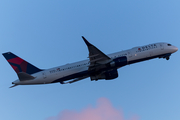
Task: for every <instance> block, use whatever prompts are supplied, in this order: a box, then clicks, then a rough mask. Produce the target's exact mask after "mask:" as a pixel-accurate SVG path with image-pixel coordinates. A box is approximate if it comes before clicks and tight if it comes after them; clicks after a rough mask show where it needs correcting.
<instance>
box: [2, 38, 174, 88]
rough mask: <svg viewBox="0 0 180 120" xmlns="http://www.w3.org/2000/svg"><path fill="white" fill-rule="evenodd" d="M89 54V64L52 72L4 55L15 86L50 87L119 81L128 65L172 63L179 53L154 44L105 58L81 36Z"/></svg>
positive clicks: (86, 61) (54, 69)
mask: <svg viewBox="0 0 180 120" xmlns="http://www.w3.org/2000/svg"><path fill="white" fill-rule="evenodd" d="M82 38H83V40H84V42H85V44H86V45H87V47H88V50H89V56H88V59H87V60H83V61H79V62H75V63H71V64H66V65H62V66H58V67H54V68H50V69H40V68H38V67H36V66H34V65H32V64H30V63H29V62H27V61H25V60H23V59H22V58H20V57H18V56H16V55H15V54H13V53H11V52H6V53H3V56H4V57H5V58H6V60H7V61H8V62H9V64H10V65H11V67H12V68H13V69H14V71H15V72H16V73H17V76H18V79H17V80H16V81H14V82H12V84H14V85H13V86H11V87H10V88H12V87H15V86H17V85H35V84H49V83H58V82H59V83H61V84H67V83H73V82H77V81H79V80H82V79H85V78H88V77H90V79H91V81H93V80H95V81H97V80H100V79H105V80H112V79H115V78H117V77H118V71H117V69H119V68H121V67H124V66H126V65H129V64H133V63H137V62H142V61H145V60H149V59H154V58H165V59H166V60H169V58H170V56H171V54H172V53H174V52H176V51H177V50H178V48H177V47H175V46H173V45H171V44H169V43H164V42H161V43H153V44H149V45H144V46H139V47H134V48H132V49H128V50H125V51H120V52H116V53H113V54H109V55H106V54H105V53H103V52H102V51H100V50H99V49H98V48H97V47H95V46H94V45H92V44H91V43H89V42H88V41H87V40H86V39H85V38H84V37H83V36H82Z"/></svg>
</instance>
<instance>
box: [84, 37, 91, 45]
mask: <svg viewBox="0 0 180 120" xmlns="http://www.w3.org/2000/svg"><path fill="white" fill-rule="evenodd" d="M82 39H83V40H84V42H85V43H86V45H87V46H92V44H91V43H89V42H88V41H87V40H86V38H85V37H84V36H82Z"/></svg>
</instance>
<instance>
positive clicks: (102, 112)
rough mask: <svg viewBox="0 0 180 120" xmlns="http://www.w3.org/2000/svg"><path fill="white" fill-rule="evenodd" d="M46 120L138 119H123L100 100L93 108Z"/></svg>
mask: <svg viewBox="0 0 180 120" xmlns="http://www.w3.org/2000/svg"><path fill="white" fill-rule="evenodd" d="M47 120H139V117H138V116H132V117H131V118H130V119H125V118H124V116H123V112H122V111H121V110H117V109H115V108H113V106H112V105H111V103H110V101H109V100H108V99H106V98H100V99H98V101H97V107H95V108H93V107H91V106H88V107H87V108H85V109H83V110H82V111H80V112H76V111H72V110H64V111H62V112H60V113H59V115H57V116H55V117H49V118H48V119H47Z"/></svg>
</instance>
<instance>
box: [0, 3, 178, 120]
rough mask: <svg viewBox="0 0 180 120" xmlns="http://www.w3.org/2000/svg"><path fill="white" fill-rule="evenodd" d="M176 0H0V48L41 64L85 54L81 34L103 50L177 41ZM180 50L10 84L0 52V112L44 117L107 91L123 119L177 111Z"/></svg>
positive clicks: (157, 117)
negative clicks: (109, 70)
mask: <svg viewBox="0 0 180 120" xmlns="http://www.w3.org/2000/svg"><path fill="white" fill-rule="evenodd" d="M179 4H180V1H178V0H171V1H169V0H151V1H143V0H136V1H135V0H129V1H124V0H114V1H107V0H103V1H101V0H100V1H97V0H96V1H95V0H83V1H81V0H76V1H73V0H66V1H65V0H53V1H49V0H43V1H42V0H36V1H32V0H26V1H23V0H16V1H12V0H2V1H0V18H1V19H0V21H1V22H0V52H1V53H4V52H8V51H11V52H13V53H15V54H17V55H18V56H20V57H22V58H23V59H25V60H27V61H28V62H30V63H32V64H34V65H36V66H37V67H39V68H42V69H46V68H51V67H55V66H59V65H63V64H66V63H72V62H76V61H79V60H83V59H87V57H88V49H87V47H86V45H85V43H84V42H83V40H82V38H81V36H82V35H83V36H85V37H86V38H87V39H88V40H89V41H90V42H91V43H92V44H94V45H95V46H97V47H98V48H99V49H100V50H102V51H103V52H104V53H106V54H109V53H113V52H117V51H121V50H125V49H129V48H132V47H135V46H139V45H146V44H150V43H155V42H169V43H171V44H173V45H175V46H177V47H179V48H180V36H179V33H180V22H179V21H180V14H179V11H180V8H179ZM179 59H180V56H179V52H177V53H175V54H173V55H172V56H171V59H170V60H169V61H166V60H164V59H154V60H150V61H146V62H142V63H137V64H133V65H130V66H125V67H123V68H121V69H119V70H118V72H119V77H118V78H117V79H115V80H112V81H105V80H101V81H97V82H94V81H92V82H91V81H90V79H89V78H87V79H84V80H83V81H80V82H77V83H74V84H68V85H61V84H58V83H56V84H49V85H35V86H19V87H16V88H13V89H9V87H10V86H11V82H12V81H14V80H15V79H17V75H16V73H15V72H14V71H13V69H12V68H11V67H10V66H9V64H8V63H7V62H6V60H5V59H4V58H3V56H1V58H0V61H1V64H0V65H1V69H0V73H1V84H0V113H1V114H0V119H1V120H12V119H15V120H32V119H33V120H46V119H47V118H49V117H51V116H57V115H58V114H59V113H61V112H62V111H64V110H73V111H82V110H83V109H85V108H87V106H88V105H91V106H93V107H96V106H97V100H98V99H99V98H102V97H103V98H106V99H108V100H109V101H110V103H111V104H112V106H113V107H114V109H118V110H119V109H120V110H122V111H123V115H124V117H125V119H128V118H129V117H131V116H132V115H137V116H138V117H139V119H140V120H170V119H171V120H179V119H180V114H179V113H180V103H179V101H180V96H179V93H180V87H179V85H180V79H179V78H180V74H179V71H180V67H179Z"/></svg>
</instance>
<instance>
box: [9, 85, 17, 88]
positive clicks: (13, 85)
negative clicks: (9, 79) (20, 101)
mask: <svg viewBox="0 0 180 120" xmlns="http://www.w3.org/2000/svg"><path fill="white" fill-rule="evenodd" d="M16 86H17V85H13V86H11V87H9V88H13V87H16Z"/></svg>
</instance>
